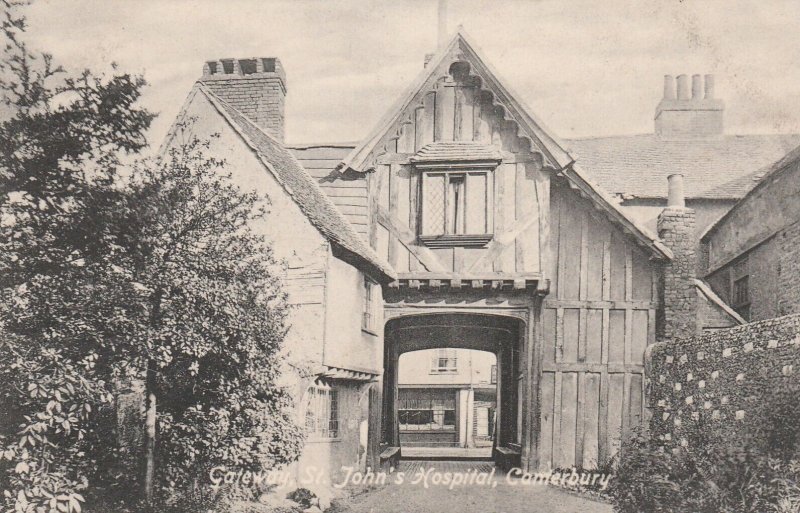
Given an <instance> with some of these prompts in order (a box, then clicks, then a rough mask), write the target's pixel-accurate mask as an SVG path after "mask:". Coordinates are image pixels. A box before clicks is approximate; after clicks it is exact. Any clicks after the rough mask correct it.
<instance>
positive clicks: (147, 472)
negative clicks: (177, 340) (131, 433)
mask: <svg viewBox="0 0 800 513" xmlns="http://www.w3.org/2000/svg"><path fill="white" fill-rule="evenodd" d="M145 401H146V402H145V408H146V409H145V412H146V413H145V438H144V439H145V442H144V462H145V465H144V467H145V468H144V482H143V485H144V498H145V501H146V502H147V504H150V505H152V503H153V488H154V486H153V485H154V480H155V469H156V362H155V360H152V359H150V360H148V361H147V379H146V380H145Z"/></svg>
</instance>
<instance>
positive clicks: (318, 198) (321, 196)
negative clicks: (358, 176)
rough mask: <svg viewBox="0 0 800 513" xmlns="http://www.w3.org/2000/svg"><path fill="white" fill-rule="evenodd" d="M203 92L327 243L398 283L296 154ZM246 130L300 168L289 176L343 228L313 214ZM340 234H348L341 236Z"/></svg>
mask: <svg viewBox="0 0 800 513" xmlns="http://www.w3.org/2000/svg"><path fill="white" fill-rule="evenodd" d="M199 90H200V91H201V92H202V93H203V94H204V95H205V96H206V97H207V98H208V99H209V101H211V103H212V105H214V107H215V109H217V111H218V112H219V113H220V114H221V115H222V116H223V117H224V118H225V119H226V121H227V122H228V123H229V124H230V125H231V127H232V128H234V130H236V132H237V133H238V134H239V136H240V137H242V139H243V140H244V141H245V143H246V144H247V145H248V146H249V147H250V148H251V149H252V150H253V151H254V152H255V153H256V155H257V156H258V160H259V161H260V162H261V163H262V164H263V165H264V166H265V167H266V168H267V170H268V171H269V172H270V174H271V175H272V176H273V177H274V178H275V180H277V181H278V183H279V184H280V185H281V187H283V188H284V190H285V191H286V193H287V194H289V196H290V197H291V198H292V199H293V200H294V202H295V203H296V204H297V205H298V207H299V208H300V210H301V211H302V212H303V214H304V215H305V217H306V218H307V219H308V220H309V221H310V222H311V224H312V225H313V226H314V227H315V228H316V229H317V230H318V231H319V232H320V234H321V235H322V236H323V237H324V238H325V239H327V240H328V241H329V242H331V243H334V244H336V245H337V246H339V247H341V248H342V249H343V250H345V251H347V252H349V253H350V254H351V256H352V257H354V258H355V259H356V260H359V261H364V262H366V263H368V264H369V265H370V266H371V267H373V268H375V269H376V270H377V271H379V272H380V273H381V274H383V275H384V276H385V277H387V278H390V279H395V277H396V273H395V271H394V269H393V268H392V267H391V265H389V264H388V263H387V262H385V261H384V260H383V259H382V258H381V257H380V256H378V254H377V253H375V252H374V251H373V250H372V248H370V247H369V246H368V245H367V244H366V243H365V242H364V241H363V240H362V239H361V237H360V236H359V235H358V233H356V231H355V230H354V229H353V227H352V225H350V223H349V221H347V219H346V218H345V217H344V215H342V213H341V212H340V211H339V209H338V208H336V205H334V204H333V202H332V200H331V199H330V198H329V197H328V196H327V194H325V193H324V192H323V191H322V189H321V188H320V187H319V185H318V184H317V183H316V182H315V181H314V179H313V177H312V176H311V175H310V174H308V172H307V171H306V170H305V168H303V166H302V164H300V162H299V161H298V160H297V158H296V157H295V156H294V154H293V153H292V152H291V151H289V149H288V148H286V147H285V146H284V145H283V144H281V143H280V142H279V141H278V140H277V139H275V138H274V137H272V136H271V135H269V134H268V133H266V132H265V131H264V130H262V129H261V127H259V126H258V125H257V124H256V123H254V122H253V121H252V120H251V119H249V118H248V117H247V116H246V115H244V114H242V113H241V112H240V111H239V110H238V109H236V108H235V107H233V106H232V105H230V104H229V103H227V102H225V100H223V99H221V98H220V97H218V96H217V95H216V94H214V93H213V91H210V90H209V89H208V88H206V87H205V85H204V84H202V83H200V86H199ZM228 109H230V112H228ZM233 114H235V115H238V116H240V117H241V118H242V120H243V121H244V122H245V123H247V124H248V125H249V126H248V127H243V126H242V125H241V124H240V121H239V120H236V119H234V117H233ZM244 128H247V129H249V130H254V131H255V132H256V133H257V134H258V135H259V136H261V137H265V139H266V140H267V141H269V142H270V143H271V144H273V145H274V146H275V147H277V148H278V149H279V150H280V151H281V152H282V153H283V155H282V157H283V158H285V159H288V162H289V163H290V164H292V165H294V166H295V167H296V169H293V170H285V171H286V172H287V174H288V176H292V174H294V176H296V177H297V178H298V179H300V180H302V181H303V182H305V184H304V185H305V186H307V187H309V188H310V190H311V191H313V193H312V195H313V196H315V197H313V198H309V199H308V201H313V202H315V203H317V204H321V205H323V208H324V209H326V210H327V211H328V212H326V213H324V215H330V216H333V217H334V219H335V223H334V224H338V225H339V226H333V227H329V226H326V225H325V222H324V219H322V218H318V215H317V213H315V212H313V211H312V209H310V208H309V205H307V204H306V201H305V200H304V199H303V198H302V194H301V191H300V190H297V189H296V188H294V187H293V185H292V184H290V183H287V180H286V177H284V176H283V172H284V170H283V169H280V167H279V166H276V165H274V164H273V163H272V162H270V160H269V159H268V156H267V155H266V154H265V153H264V151H263V149H262V148H261V147H260V146H259V145H258V144H257V143H256V142H255V141H253V139H252V138H251V137H250V135H249V134H247V133H245V132H244V131H243V129H244ZM340 230H341V231H343V232H344V233H341V232H340Z"/></svg>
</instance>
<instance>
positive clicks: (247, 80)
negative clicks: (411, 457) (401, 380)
mask: <svg viewBox="0 0 800 513" xmlns="http://www.w3.org/2000/svg"><path fill="white" fill-rule="evenodd" d="M232 62H235V64H233V63H232ZM220 66H221V67H220V68H219V70H220V71H219V74H217V75H214V74H213V72H212V69H213V66H212V65H206V69H205V71H206V74H205V75H204V76H203V77H202V78H201V79H200V80H199V81H198V82H197V83H196V84H195V86H194V87H193V88H192V90H191V92H190V93H189V96H188V98H187V100H186V102H185V104H184V106H183V108H182V109H181V112H180V114H179V115H178V118H177V120H176V122H175V124H174V125H173V128H172V130H171V131H170V133H169V134H168V136H167V139H166V141H165V143H164V146H163V150H162V151H166V150H167V149H169V148H172V147H176V146H178V145H180V143H181V141H182V140H186V139H187V138H191V137H197V138H199V139H200V140H207V141H209V143H210V146H209V148H208V150H206V151H207V152H208V154H209V155H212V156H214V157H216V158H219V159H224V160H225V162H226V170H227V171H229V172H230V173H231V174H232V177H233V180H234V182H235V183H236V184H237V185H239V186H240V187H241V188H242V190H244V191H251V190H255V191H257V192H258V193H260V194H262V195H265V196H267V198H268V199H269V207H268V208H269V214H268V216H267V217H266V218H265V219H262V220H260V221H259V222H258V223H257V225H256V226H254V228H255V230H256V231H257V232H258V233H260V234H262V235H264V236H265V237H266V238H267V240H268V241H269V242H270V243H271V246H272V248H273V251H274V254H275V256H276V258H277V259H279V260H281V261H282V262H283V265H282V267H281V268H280V269H276V271H277V272H279V273H281V274H282V276H283V277H284V285H285V288H286V290H287V292H288V295H289V303H290V304H291V305H292V310H291V313H290V317H289V322H290V324H291V329H290V330H289V332H288V335H287V337H286V341H285V346H286V350H287V355H286V356H287V360H286V365H285V370H284V372H283V378H282V384H283V385H284V386H287V387H289V389H290V390H291V391H292V395H293V397H294V398H295V400H296V402H297V404H298V406H299V407H298V409H297V422H298V423H299V424H300V425H304V426H305V427H306V435H307V441H306V445H305V450H304V452H303V455H302V457H301V459H300V462H299V463H298V464H297V465H295V466H294V469H295V471H296V472H298V473H299V472H301V471H302V469H304V468H316V469H318V470H319V471H322V472H326V473H330V475H333V476H336V475H339V473H340V472H341V467H342V466H343V465H349V466H353V467H365V466H366V465H367V460H366V458H367V454H368V452H370V450H369V446H370V443H372V444H373V445H374V446H375V447H377V444H378V443H379V439H378V434H377V433H374V432H373V433H371V432H370V430H369V425H370V422H371V420H370V419H371V418H375V417H378V416H379V415H380V408H381V404H380V401H379V400H378V399H377V395H376V393H375V391H374V382H375V381H376V380H377V379H379V377H380V375H381V372H382V359H383V350H382V348H383V336H382V331H381V329H380V326H381V322H382V306H381V303H382V293H381V290H382V286H385V285H387V284H388V283H389V282H391V281H392V280H394V279H395V278H396V274H395V271H394V270H393V269H392V268H391V267H390V266H389V264H388V263H386V262H385V260H383V259H381V258H380V257H378V256H377V255H376V254H375V252H374V251H373V250H372V249H371V248H370V247H369V246H368V245H367V244H366V243H365V242H364V241H363V240H362V238H361V237H360V236H359V235H358V234H356V232H355V231H354V230H353V229H352V227H351V226H350V224H349V223H348V222H347V220H346V219H345V218H344V216H343V215H342V214H341V213H340V211H339V210H338V209H337V208H336V207H335V206H334V205H333V203H332V202H331V201H330V200H329V199H328V197H327V196H326V195H325V194H324V193H323V192H322V190H321V189H320V188H319V186H318V185H317V183H316V181H315V180H314V179H313V178H312V177H311V176H310V175H309V174H308V173H307V172H306V171H305V170H304V169H303V167H302V166H301V165H300V164H299V163H298V162H297V160H296V159H295V157H294V156H293V155H292V153H291V152H289V151H288V150H287V149H286V148H285V147H284V146H283V145H282V144H281V142H280V140H281V139H282V130H283V125H282V122H281V121H282V110H283V109H282V99H283V94H284V93H285V77H284V74H283V70H282V68H281V66H280V61H278V60H277V59H245V60H236V61H223V62H221V63H220ZM230 66H234V68H231V67H230ZM225 70H227V73H223V71H225ZM220 77H223V79H222V80H220ZM215 91H216V92H215ZM217 93H219V94H217ZM277 105H281V106H280V108H278V107H277ZM245 112H247V113H248V114H249V115H245V114H244V113H245ZM372 425H373V426H374V425H375V423H374V422H372ZM376 451H377V449H373V450H372V453H375V452H376Z"/></svg>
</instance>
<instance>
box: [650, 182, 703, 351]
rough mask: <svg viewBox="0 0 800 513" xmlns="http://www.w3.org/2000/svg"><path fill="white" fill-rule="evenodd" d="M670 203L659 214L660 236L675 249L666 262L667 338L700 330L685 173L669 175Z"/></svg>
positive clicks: (664, 314)
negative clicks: (671, 256)
mask: <svg viewBox="0 0 800 513" xmlns="http://www.w3.org/2000/svg"><path fill="white" fill-rule="evenodd" d="M667 181H668V188H669V193H668V200H667V207H666V208H665V209H664V210H662V211H661V214H659V216H658V236H659V237H660V238H661V240H663V241H664V244H666V245H667V246H668V247H669V248H670V249H671V250H672V253H673V259H672V261H670V262H668V263H667V264H666V265H665V266H664V275H663V282H662V287H661V290H662V296H663V297H662V298H661V304H662V306H661V308H662V310H663V311H662V321H663V322H662V323H661V324H662V327H663V332H662V333H661V334H662V335H663V337H664V338H667V339H671V338H679V337H691V336H694V335H695V334H696V332H697V290H696V287H695V284H694V279H695V273H696V269H697V256H696V247H697V243H696V241H695V212H694V210H692V209H691V208H687V207H686V202H685V199H684V193H683V175H678V174H675V175H670V176H669V177H668V178H667Z"/></svg>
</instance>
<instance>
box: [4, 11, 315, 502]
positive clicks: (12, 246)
mask: <svg viewBox="0 0 800 513" xmlns="http://www.w3.org/2000/svg"><path fill="white" fill-rule="evenodd" d="M0 1H3V4H2V5H3V6H4V8H5V9H4V21H3V26H2V29H3V33H4V34H5V37H6V43H7V45H6V48H5V56H4V60H3V63H2V67H0V75H2V80H1V81H0V91H2V96H3V99H4V102H5V104H6V106H7V107H8V110H9V116H8V118H7V119H5V120H3V121H2V122H0V290H2V291H3V294H4V296H3V297H4V300H3V301H2V302H0V410H2V411H4V412H5V413H6V415H4V416H2V420H0V489H2V490H3V499H2V500H3V501H4V504H5V509H6V510H8V511H40V510H43V511H68V512H69V511H79V510H80V507H81V506H80V505H81V503H82V502H83V501H84V494H85V493H86V491H87V490H88V491H90V492H91V491H92V488H89V485H90V484H91V485H93V486H96V485H111V484H113V481H114V480H115V479H117V480H118V481H119V482H124V483H126V484H127V483H129V482H130V480H131V479H132V476H129V475H119V474H118V473H116V469H115V468H113V460H114V458H113V456H114V454H116V453H115V451H117V450H118V449H119V448H118V447H117V446H116V443H115V442H116V439H115V433H114V422H115V418H114V409H113V401H114V394H115V389H116V384H117V383H118V382H120V381H121V380H124V379H139V378H146V379H145V381H146V383H147V392H148V397H149V399H150V401H149V406H150V408H149V409H148V411H149V412H150V419H149V420H150V421H151V422H150V428H151V435H153V436H151V437H150V439H149V440H150V442H151V443H150V445H149V446H148V447H147V452H148V454H149V455H150V456H151V457H150V458H149V467H148V468H149V470H148V472H147V473H146V475H145V478H144V479H143V482H144V483H149V484H150V485H149V486H148V490H150V491H152V490H153V488H154V487H153V486H152V483H154V482H158V483H160V484H161V486H159V487H156V491H159V490H164V489H170V488H172V489H186V488H190V487H191V486H192V484H193V478H194V477H195V476H197V475H199V472H201V471H202V469H204V468H207V467H208V466H209V465H213V464H215V463H225V464H227V465H229V466H237V467H248V468H250V469H252V470H258V469H260V468H271V467H272V466H274V465H279V464H281V463H285V462H288V461H291V460H292V459H293V458H295V457H296V455H297V453H298V451H299V444H300V442H301V437H300V434H299V430H298V429H297V427H296V426H294V424H293V423H292V422H291V418H290V415H289V413H288V406H289V400H288V397H287V395H286V394H285V393H284V392H283V391H282V390H280V389H279V388H277V387H276V386H275V377H276V376H277V373H278V372H279V365H280V359H279V356H278V352H279V349H280V345H281V342H282V339H283V335H284V333H285V330H286V325H285V321H286V311H287V306H286V302H285V297H284V295H283V293H282V292H281V288H280V280H279V279H277V278H276V276H277V275H278V274H277V267H278V264H277V262H275V260H274V258H273V257H272V254H271V251H270V249H269V247H268V246H267V245H266V243H265V241H264V240H263V238H261V237H259V236H258V235H257V234H256V233H255V232H254V230H253V228H252V226H253V223H255V222H257V221H258V219H259V217H260V216H261V215H262V214H263V213H262V212H261V211H260V210H259V209H258V208H257V207H258V205H259V204H260V203H261V202H262V201H263V199H262V198H258V197H257V196H256V195H254V194H245V193H242V192H241V191H239V190H238V189H237V188H236V187H235V186H233V185H232V183H231V181H230V180H229V178H228V176H227V175H226V174H225V173H224V169H223V167H224V166H223V163H222V162H219V161H217V160H215V159H213V158H209V157H206V156H205V155H204V151H205V148H206V147H207V144H204V143H201V142H200V141H197V140H189V141H187V143H186V144H184V145H182V146H180V147H178V148H174V149H173V150H172V151H171V152H169V153H168V154H167V155H166V156H164V157H163V158H161V159H154V160H150V161H145V162H143V163H141V164H139V165H137V166H135V169H134V171H133V172H132V173H131V176H130V178H129V179H128V178H124V177H123V176H122V174H123V173H121V172H120V171H121V169H122V168H123V164H122V160H123V156H124V155H125V154H126V153H134V154H135V153H136V152H138V151H140V150H141V149H142V148H144V146H145V145H146V141H145V138H144V135H143V134H144V131H145V130H146V129H147V127H148V126H149V123H150V121H151V120H152V114H151V113H149V112H147V111H146V110H144V109H142V108H140V107H139V106H138V105H137V102H138V99H139V96H140V91H141V88H142V87H143V86H144V85H145V82H144V80H143V79H142V78H141V77H135V76H131V75H127V74H121V73H116V72H115V73H114V74H113V75H112V76H109V77H106V76H97V75H94V74H92V73H90V72H88V71H87V72H84V73H82V74H81V75H80V76H78V77H70V76H69V75H67V74H66V73H65V72H64V70H62V69H61V68H60V67H58V66H56V65H54V64H53V60H52V58H51V57H50V56H48V55H46V54H36V53H34V52H31V51H29V50H28V49H27V48H26V46H25V44H24V43H23V42H21V35H22V33H23V30H24V20H23V19H22V18H21V17H19V16H17V15H15V14H14V13H15V11H14V9H15V8H16V7H17V6H16V3H15V2H12V1H11V0H0ZM156 405H158V408H157V409H156ZM156 421H157V424H158V451H159V452H158V453H157V454H156V453H155V448H156V446H155V444H154V440H155V434H156V433H155V431H156ZM144 483H143V484H144ZM151 497H152V493H151Z"/></svg>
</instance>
